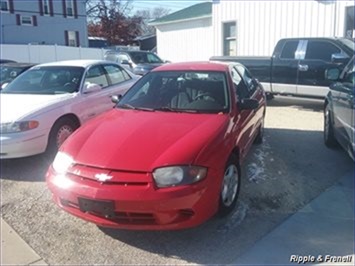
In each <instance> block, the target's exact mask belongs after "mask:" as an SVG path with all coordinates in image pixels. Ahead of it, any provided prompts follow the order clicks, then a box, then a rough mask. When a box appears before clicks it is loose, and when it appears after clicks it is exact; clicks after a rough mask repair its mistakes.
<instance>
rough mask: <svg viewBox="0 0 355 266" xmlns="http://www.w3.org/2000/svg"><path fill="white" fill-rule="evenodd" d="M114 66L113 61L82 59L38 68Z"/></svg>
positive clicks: (46, 64) (42, 65)
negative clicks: (105, 64)
mask: <svg viewBox="0 0 355 266" xmlns="http://www.w3.org/2000/svg"><path fill="white" fill-rule="evenodd" d="M103 63H107V64H114V62H112V61H105V60H86V59H80V60H66V61H58V62H51V63H45V64H40V65H38V67H44V66H76V67H84V68H86V67H88V66H91V65H95V64H103Z"/></svg>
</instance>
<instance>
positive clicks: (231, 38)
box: [221, 20, 238, 56]
mask: <svg viewBox="0 0 355 266" xmlns="http://www.w3.org/2000/svg"><path fill="white" fill-rule="evenodd" d="M231 23H234V24H235V36H234V37H231V36H229V37H225V36H224V32H225V31H224V29H225V28H224V27H225V25H226V24H231ZM221 34H222V47H221V48H222V55H223V56H231V55H227V54H225V42H226V41H233V40H235V47H234V48H235V56H237V55H238V52H237V51H238V43H237V35H238V21H237V20H226V21H222V32H221Z"/></svg>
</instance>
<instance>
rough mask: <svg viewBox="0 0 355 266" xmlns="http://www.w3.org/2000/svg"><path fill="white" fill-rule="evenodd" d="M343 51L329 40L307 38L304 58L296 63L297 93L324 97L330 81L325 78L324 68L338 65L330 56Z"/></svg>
mask: <svg viewBox="0 0 355 266" xmlns="http://www.w3.org/2000/svg"><path fill="white" fill-rule="evenodd" d="M337 54H344V55H345V53H344V52H343V51H342V50H341V49H340V48H339V47H338V46H337V45H336V44H335V43H332V42H330V41H329V40H307V41H306V49H305V56H304V58H302V59H300V61H299V65H298V84H297V94H298V95H305V96H319V97H325V96H326V95H327V93H328V91H329V85H330V82H329V80H327V79H326V78H325V75H324V73H325V70H326V69H330V68H334V67H339V63H334V62H332V57H333V56H334V55H337Z"/></svg>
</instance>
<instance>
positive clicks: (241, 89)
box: [231, 67, 249, 100]
mask: <svg viewBox="0 0 355 266" xmlns="http://www.w3.org/2000/svg"><path fill="white" fill-rule="evenodd" d="M231 74H232V79H233V83H234V89H235V93H236V94H237V98H238V100H242V99H245V98H248V97H249V91H248V87H247V85H246V84H245V82H244V80H243V79H242V77H241V76H240V74H239V73H238V71H237V70H236V69H235V67H233V68H232V72H231Z"/></svg>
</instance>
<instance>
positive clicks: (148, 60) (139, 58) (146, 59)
mask: <svg viewBox="0 0 355 266" xmlns="http://www.w3.org/2000/svg"><path fill="white" fill-rule="evenodd" d="M130 56H131V59H132V61H133V62H134V63H135V64H162V63H163V61H162V60H161V59H160V58H159V57H158V56H157V55H155V54H154V53H142V52H130Z"/></svg>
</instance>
